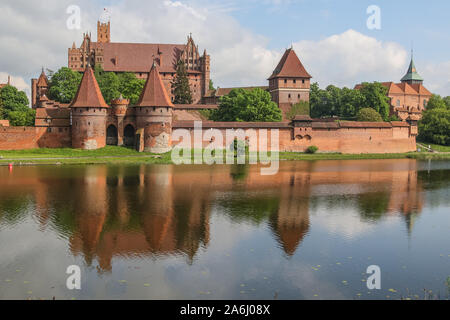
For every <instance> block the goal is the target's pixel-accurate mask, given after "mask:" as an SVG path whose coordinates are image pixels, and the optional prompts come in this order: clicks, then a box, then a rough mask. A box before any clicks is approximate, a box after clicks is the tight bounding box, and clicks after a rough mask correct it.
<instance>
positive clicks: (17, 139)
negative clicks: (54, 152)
mask: <svg viewBox="0 0 450 320" xmlns="http://www.w3.org/2000/svg"><path fill="white" fill-rule="evenodd" d="M49 130H51V131H49ZM71 141H72V140H71V136H70V128H69V127H61V128H39V127H1V128H0V150H21V149H34V148H68V147H71Z"/></svg>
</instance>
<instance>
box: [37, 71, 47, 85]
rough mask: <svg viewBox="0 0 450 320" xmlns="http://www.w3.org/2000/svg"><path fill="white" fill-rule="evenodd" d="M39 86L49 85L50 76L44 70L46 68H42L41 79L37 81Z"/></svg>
mask: <svg viewBox="0 0 450 320" xmlns="http://www.w3.org/2000/svg"><path fill="white" fill-rule="evenodd" d="M37 86H38V87H48V78H47V75H46V74H45V72H44V68H42V72H41V75H40V76H39V79H38V81H37Z"/></svg>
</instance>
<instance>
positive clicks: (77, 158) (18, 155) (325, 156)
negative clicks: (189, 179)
mask: <svg viewBox="0 0 450 320" xmlns="http://www.w3.org/2000/svg"><path fill="white" fill-rule="evenodd" d="M192 152H194V151H192ZM224 155H225V152H224ZM0 157H1V158H0V165H6V164H8V163H14V164H15V165H33V164H108V163H128V164H131V163H133V164H136V163H137V164H139V163H147V164H151V163H152V164H153V163H154V164H171V163H172V160H171V153H170V152H169V153H165V154H162V155H155V154H151V153H148V152H142V153H139V152H137V151H135V150H133V149H130V148H125V147H112V146H109V147H106V148H102V149H98V150H79V149H70V148H62V149H32V150H13V151H0ZM407 158H409V159H419V160H422V159H424V160H428V159H433V160H450V153H448V154H446V153H428V152H423V153H418V152H411V153H388V154H340V153H316V154H306V153H300V152H280V154H279V159H280V160H286V161H296V160H301V161H314V160H363V159H407ZM224 163H225V160H224Z"/></svg>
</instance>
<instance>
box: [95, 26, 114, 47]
mask: <svg viewBox="0 0 450 320" xmlns="http://www.w3.org/2000/svg"><path fill="white" fill-rule="evenodd" d="M110 42H111V22H110V21H108V22H106V23H101V22H100V21H97V43H110Z"/></svg>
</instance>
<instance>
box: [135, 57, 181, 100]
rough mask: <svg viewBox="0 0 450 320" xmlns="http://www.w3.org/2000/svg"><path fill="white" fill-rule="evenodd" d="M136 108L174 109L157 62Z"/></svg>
mask: <svg viewBox="0 0 450 320" xmlns="http://www.w3.org/2000/svg"><path fill="white" fill-rule="evenodd" d="M136 107H173V104H172V102H171V101H170V98H169V95H168V94H167V91H166V89H165V88H164V84H163V82H162V80H161V77H160V75H159V71H158V67H157V65H156V63H155V62H153V65H152V69H151V70H150V74H149V75H148V78H147V82H146V83H145V86H144V90H142V93H141V96H140V98H139V101H138V103H137V104H136Z"/></svg>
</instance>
